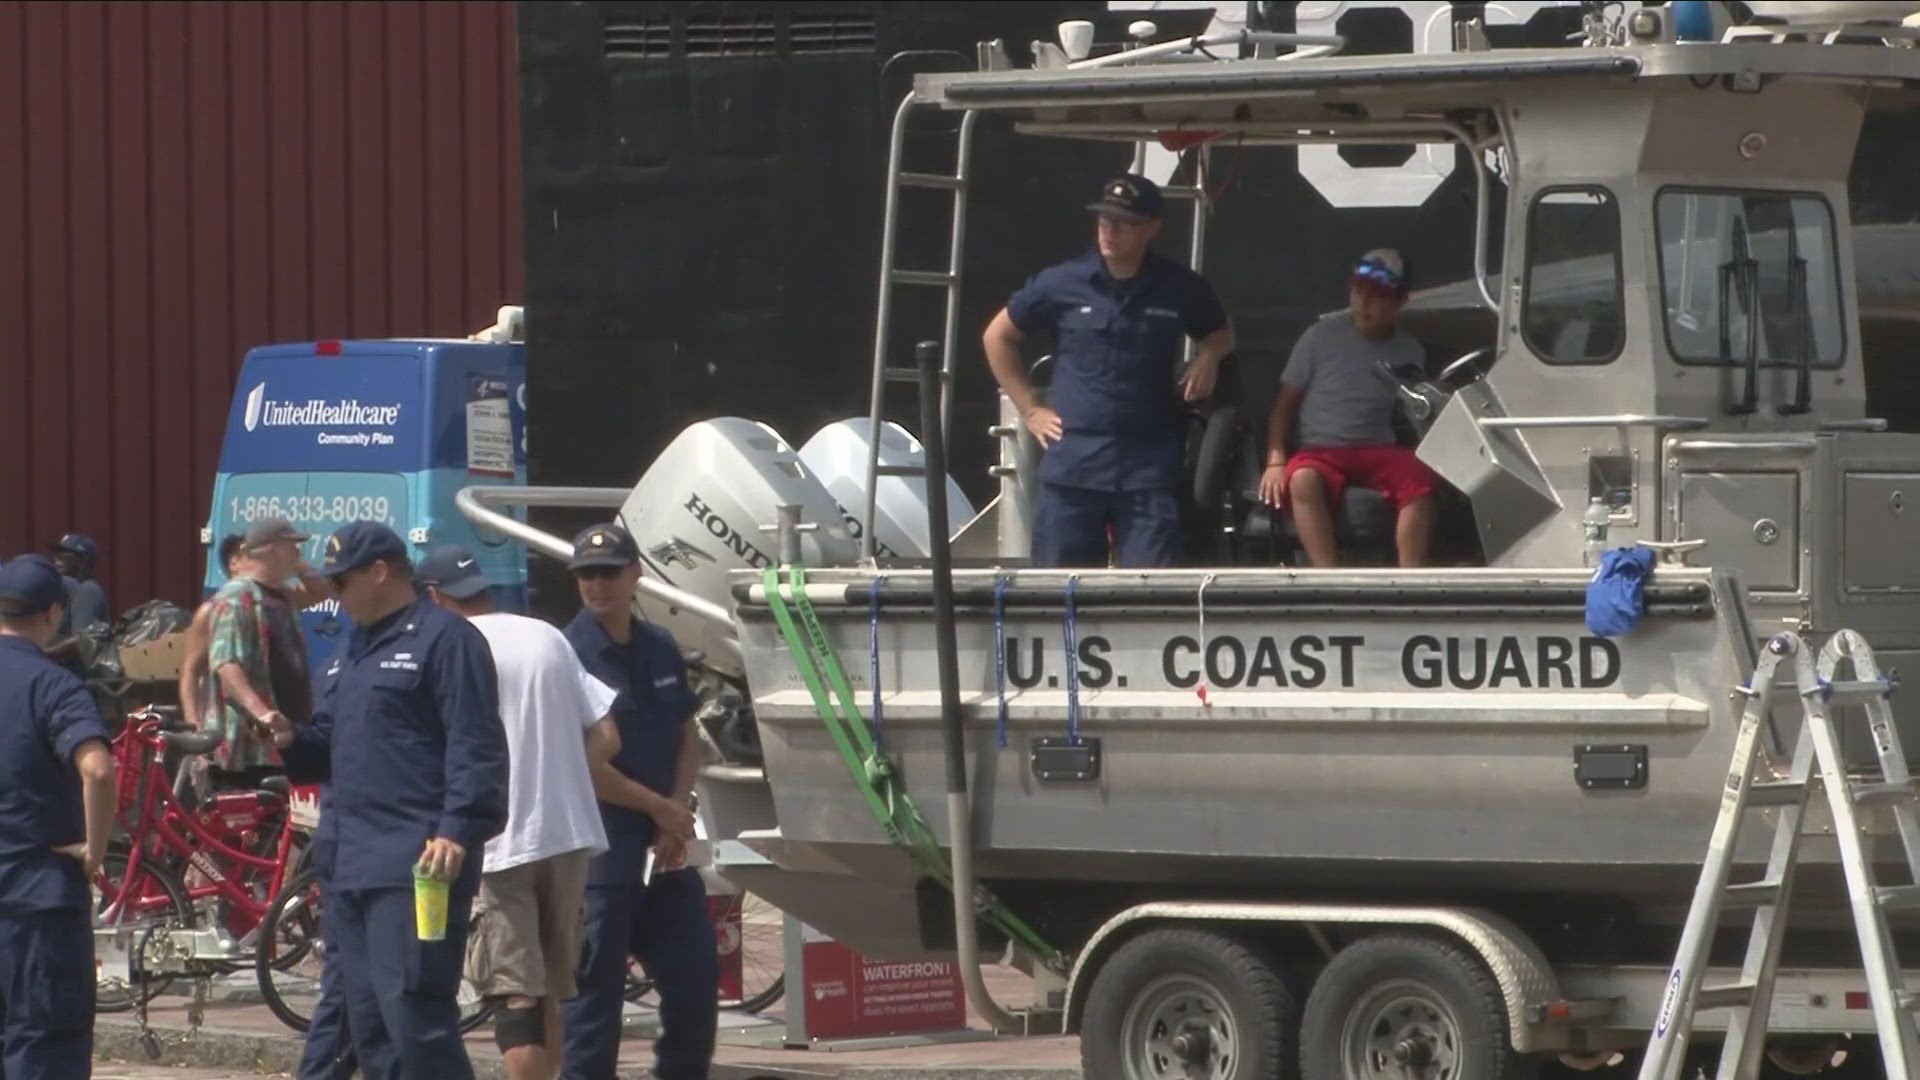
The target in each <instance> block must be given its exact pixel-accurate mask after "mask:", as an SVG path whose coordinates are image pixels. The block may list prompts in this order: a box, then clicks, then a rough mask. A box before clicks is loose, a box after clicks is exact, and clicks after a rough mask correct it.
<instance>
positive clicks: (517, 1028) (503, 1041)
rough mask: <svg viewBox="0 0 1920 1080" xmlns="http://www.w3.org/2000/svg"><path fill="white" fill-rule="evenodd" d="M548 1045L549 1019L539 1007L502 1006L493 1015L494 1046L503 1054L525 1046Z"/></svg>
mask: <svg viewBox="0 0 1920 1080" xmlns="http://www.w3.org/2000/svg"><path fill="white" fill-rule="evenodd" d="M546 1044H547V1018H546V1015H545V1014H544V1013H542V1012H541V1011H540V1006H539V1005H537V1004H536V1005H527V1006H524V1007H522V1008H517V1009H516V1008H510V1007H508V1006H505V1005H503V1006H501V1007H500V1008H499V1009H497V1010H495V1012H494V1014H493V1045H495V1046H497V1047H499V1048H500V1052H501V1053H503V1054H504V1053H506V1052H507V1051H509V1050H518V1049H520V1048H521V1047H523V1046H545V1045H546Z"/></svg>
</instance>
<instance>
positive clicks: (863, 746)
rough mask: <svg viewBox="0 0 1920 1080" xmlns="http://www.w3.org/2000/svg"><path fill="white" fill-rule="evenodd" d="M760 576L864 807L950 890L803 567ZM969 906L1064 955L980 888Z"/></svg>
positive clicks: (1044, 952)
mask: <svg viewBox="0 0 1920 1080" xmlns="http://www.w3.org/2000/svg"><path fill="white" fill-rule="evenodd" d="M762 581H763V582H764V584H765V585H766V589H767V607H768V608H769V609H771V610H772V612H773V621H774V623H775V624H776V625H778V626H779V627H780V636H781V637H782V638H784V639H785V640H786V643H787V649H788V650H789V651H790V652H791V653H792V654H793V663H794V666H795V667H796V668H798V669H799V671H800V678H801V680H802V681H803V682H805V683H806V684H807V692H808V693H809V694H811V695H813V705H814V709H815V710H816V711H818V712H819V714H820V722H821V723H822V724H824V725H825V726H826V729H827V734H828V735H829V736H830V737H831V738H832V739H833V745H834V746H835V747H836V748H837V749H838V750H839V751H840V758H841V760H842V761H844V762H845V763H846V766H847V771H848V772H849V773H851V774H852V776H853V782H854V784H855V786H857V787H858V788H859V789H860V794H861V795H862V796H864V797H865V798H866V800H867V809H869V810H871V811H873V817H874V820H875V821H877V822H879V823H880V828H881V831H883V832H885V833H886V834H887V839H888V840H890V841H892V842H893V844H894V845H895V846H897V847H899V848H900V849H902V850H903V851H905V852H906V853H907V854H908V855H910V856H912V858H913V860H914V861H915V862H917V863H919V864H920V868H921V870H922V871H923V872H925V873H926V875H927V876H928V877H931V878H933V879H934V880H935V881H938V882H939V883H940V884H941V885H942V886H943V887H945V888H946V889H947V890H948V891H952V889H953V868H952V867H951V866H950V865H949V864H948V862H947V860H946V858H945V856H943V855H942V854H941V853H940V844H939V841H938V840H936V839H935V838H934V835H933V830H932V829H931V828H929V827H928V826H927V821H926V818H924V817H922V816H921V815H920V809H919V807H917V806H915V805H914V804H913V800H912V799H911V798H910V797H908V795H907V790H906V786H905V785H903V784H902V783H900V778H899V777H898V776H897V775H896V774H895V772H894V769H893V763H892V762H891V761H889V760H888V759H887V756H886V755H885V753H883V752H882V750H881V748H880V746H879V745H877V744H876V743H875V742H874V740H873V738H872V736H871V735H870V734H868V731H867V726H866V724H864V723H862V722H861V719H860V709H859V707H858V706H857V705H855V704H854V701H855V699H854V695H853V687H852V685H851V684H849V683H848V682H847V676H846V672H844V671H843V670H842V669H841V667H840V662H839V660H838V659H836V658H835V656H834V651H833V646H832V644H830V643H829V642H828V641H827V632H826V629H825V628H824V627H822V626H821V625H820V617H819V615H818V614H817V613H815V611H814V610H813V604H812V603H810V602H809V601H808V600H807V578H806V571H805V570H803V569H802V568H800V567H798V566H790V567H788V568H787V580H786V581H784V582H783V581H782V580H781V579H780V572H779V571H778V570H776V569H774V568H773V567H768V568H767V569H766V570H765V572H764V574H763V577H762ZM796 615H797V616H798V619H797V621H796V618H795V616H796ZM829 691H831V693H829ZM974 909H975V910H976V911H978V912H979V913H980V915H981V917H983V918H985V919H986V920H987V922H989V923H990V924H992V925H993V926H994V927H995V928H996V929H998V930H999V931H1000V932H1002V933H1004V934H1006V935H1007V937H1008V938H1010V939H1012V940H1013V941H1015V942H1018V943H1019V945H1020V946H1021V947H1022V948H1023V949H1025V950H1026V951H1028V952H1029V953H1031V954H1033V955H1034V956H1035V957H1037V958H1038V959H1039V960H1040V961H1041V962H1043V963H1045V964H1047V965H1048V966H1049V967H1055V968H1057V967H1059V966H1060V965H1062V964H1063V963H1064V962H1065V958H1064V957H1062V956H1061V954H1060V952H1059V950H1057V949H1055V948H1054V947H1053V946H1051V945H1048V944H1047V943H1046V941H1045V940H1044V939H1042V938H1041V937H1040V935H1039V934H1038V933H1036V932H1035V931H1034V930H1033V928H1032V927H1030V926H1028V925H1027V924H1026V923H1025V922H1023V921H1021V919H1020V917H1019V916H1017V915H1015V914H1014V913H1013V912H1011V911H1009V910H1007V908H1006V906H1005V905H1003V904H1002V903H1001V902H1000V901H999V900H998V899H996V898H995V897H994V896H993V894H992V893H990V892H988V891H987V889H986V888H985V887H976V889H975V896H974Z"/></svg>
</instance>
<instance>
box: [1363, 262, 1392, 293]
mask: <svg viewBox="0 0 1920 1080" xmlns="http://www.w3.org/2000/svg"><path fill="white" fill-rule="evenodd" d="M1353 279H1354V280H1355V281H1365V282H1368V283H1370V284H1374V285H1378V286H1380V287H1381V288H1383V289H1393V290H1395V291H1398V290H1399V288H1400V275H1398V274H1395V273H1394V272H1393V271H1391V270H1389V269H1387V268H1386V267H1384V266H1381V265H1380V264H1379V263H1374V262H1363V263H1361V264H1360V265H1359V266H1356V267H1354V268H1353Z"/></svg>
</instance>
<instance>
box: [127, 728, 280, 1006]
mask: <svg viewBox="0 0 1920 1080" xmlns="http://www.w3.org/2000/svg"><path fill="white" fill-rule="evenodd" d="M220 741H221V738H220V735H219V734H218V733H215V732H207V733H203V732H199V731H194V730H191V729H189V728H187V726H186V725H185V724H184V723H183V722H182V721H181V720H180V719H179V718H178V716H177V715H173V714H171V713H170V712H169V711H163V710H161V709H158V708H147V709H143V710H140V711H139V712H135V713H133V714H131V715H130V716H129V717H128V718H127V724H126V728H125V730H123V731H122V732H121V733H120V735H119V736H118V737H117V738H115V739H114V742H113V750H114V756H115V760H116V763H117V765H118V773H119V780H120V800H119V813H118V822H117V824H118V825H119V827H120V828H121V829H123V830H124V831H125V834H126V835H125V838H124V839H123V840H120V841H118V842H116V843H114V844H113V845H110V847H109V849H108V854H107V857H106V859H105V860H104V862H103V864H102V866H101V869H100V872H99V874H98V875H97V876H96V877H95V880H94V885H95V888H96V890H97V891H98V893H99V901H98V904H97V907H96V917H95V921H96V924H97V925H99V926H102V927H114V928H118V927H132V928H135V929H144V928H146V927H151V926H161V927H183V928H184V927H194V926H197V925H200V924H201V920H202V918H203V917H204V918H205V919H206V923H207V925H210V926H212V927H214V928H217V929H218V930H219V931H220V932H221V933H222V935H223V937H224V938H225V939H226V940H228V941H230V942H232V944H231V946H230V952H231V955H230V956H229V957H228V958H227V959H226V960H225V961H224V962H223V966H224V967H225V968H226V969H227V970H229V971H239V970H243V969H245V968H247V967H250V966H252V964H253V956H252V952H253V949H254V947H255V943H256V941H257V939H258V937H259V931H260V928H261V926H262V924H263V923H264V922H265V921H266V917H267V911H268V906H269V904H270V903H271V901H272V899H273V897H274V896H276V895H277V894H278V893H279V892H280V889H281V886H282V885H283V884H284V883H285V882H286V880H287V879H288V878H289V877H290V876H291V875H292V873H293V872H294V871H295V870H297V869H298V863H299V861H300V858H301V856H302V855H303V854H304V851H305V842H304V838H303V837H304V833H303V831H302V830H301V829H300V828H299V826H298V823H296V822H295V820H294V816H293V815H292V814H291V813H290V812H289V803H290V801H291V800H293V799H300V800H302V801H311V800H313V799H314V798H315V797H316V796H317V793H318V789H317V788H310V787H302V788H295V787H292V786H290V785H289V784H288V783H287V782H286V780H285V778H284V777H272V778H269V779H268V780H267V781H266V782H265V783H263V784H262V785H261V787H260V788H259V789H257V790H252V791H222V792H215V793H213V795H212V796H211V797H210V798H208V799H206V800H205V801H204V802H202V803H201V804H200V805H198V806H196V807H193V808H189V807H188V806H186V805H185V803H184V802H183V801H182V799H181V798H180V797H179V796H178V795H176V794H175V790H174V783H173V781H172V779H171V778H170V777H169V776H168V774H167V768H166V759H167V754H168V752H169V751H173V752H175V753H178V754H183V755H188V756H192V755H200V754H208V753H212V752H213V751H214V750H215V749H217V748H218V747H219V745H220ZM170 983H171V979H168V978H165V977H161V978H155V979H151V980H147V981H143V982H142V983H141V984H140V986H138V987H120V986H116V985H112V984H107V983H103V984H102V985H100V986H99V987H98V988H97V990H96V995H95V996H96V1007H97V1008H98V1009H100V1010H101V1011H105V1012H121V1011H124V1010H126V1009H129V1008H132V1007H133V1006H134V1005H136V1004H139V1003H143V1002H145V1001H148V1000H151V999H152V998H153V997H154V996H156V995H158V994H160V993H162V992H163V991H164V990H165V989H166V988H167V987H168V986H169V985H170Z"/></svg>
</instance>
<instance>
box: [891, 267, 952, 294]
mask: <svg viewBox="0 0 1920 1080" xmlns="http://www.w3.org/2000/svg"><path fill="white" fill-rule="evenodd" d="M892 277H893V283H894V284H895V285H937V286H939V287H941V288H943V289H944V288H951V287H953V286H954V285H958V284H959V283H960V278H959V276H958V275H956V274H949V273H947V272H946V271H945V270H900V269H897V268H896V269H895V270H894V271H893V274H892Z"/></svg>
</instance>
